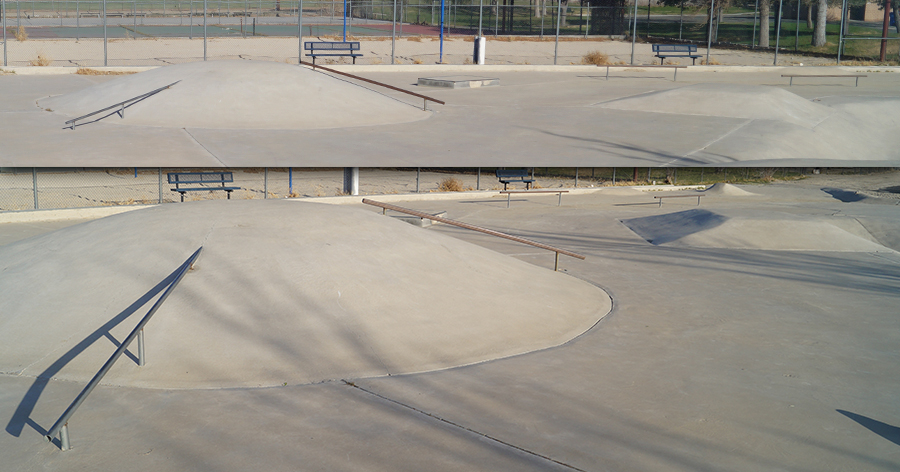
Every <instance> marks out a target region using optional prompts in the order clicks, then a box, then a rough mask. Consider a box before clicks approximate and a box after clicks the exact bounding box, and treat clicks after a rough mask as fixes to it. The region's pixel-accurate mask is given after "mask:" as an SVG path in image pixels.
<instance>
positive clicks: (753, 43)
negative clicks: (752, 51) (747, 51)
mask: <svg viewBox="0 0 900 472" xmlns="http://www.w3.org/2000/svg"><path fill="white" fill-rule="evenodd" d="M766 1H769V0H766ZM758 19H759V0H756V9H755V10H753V40H751V41H750V47H753V48H755V47H756V22H757V20H758Z"/></svg>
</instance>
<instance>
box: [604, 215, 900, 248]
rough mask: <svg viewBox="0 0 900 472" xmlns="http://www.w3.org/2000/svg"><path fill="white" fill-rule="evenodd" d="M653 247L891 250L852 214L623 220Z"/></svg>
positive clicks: (661, 216) (672, 217) (669, 216)
mask: <svg viewBox="0 0 900 472" xmlns="http://www.w3.org/2000/svg"><path fill="white" fill-rule="evenodd" d="M622 223H623V224H625V226H627V227H628V228H629V229H631V230H632V231H634V232H635V233H636V234H637V235H638V236H640V237H641V238H643V239H645V240H646V241H648V242H650V243H652V244H655V245H664V246H674V247H701V248H731V249H765V250H786V251H841V252H876V251H884V252H889V251H891V250H890V249H888V248H886V247H884V246H882V245H881V244H878V243H877V242H876V240H875V238H874V237H872V235H871V234H869V232H868V231H867V230H866V229H865V228H864V227H863V226H862V225H861V224H860V223H859V222H858V221H856V220H855V219H852V218H826V217H822V218H815V217H813V218H806V217H799V216H797V215H791V214H787V213H776V212H764V213H747V212H741V213H734V214H728V213H724V212H718V211H715V212H713V211H708V210H701V209H694V210H688V211H680V212H676V213H668V214H665V215H657V216H647V217H643V218H633V219H628V220H622Z"/></svg>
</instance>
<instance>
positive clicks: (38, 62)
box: [28, 53, 53, 67]
mask: <svg viewBox="0 0 900 472" xmlns="http://www.w3.org/2000/svg"><path fill="white" fill-rule="evenodd" d="M51 62H53V59H50V57H48V56H45V55H44V53H38V57H37V59H32V60H30V61H28V64H30V65H32V66H36V67H46V66H49V65H50V63H51Z"/></svg>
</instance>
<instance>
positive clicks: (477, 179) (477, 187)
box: [475, 167, 481, 190]
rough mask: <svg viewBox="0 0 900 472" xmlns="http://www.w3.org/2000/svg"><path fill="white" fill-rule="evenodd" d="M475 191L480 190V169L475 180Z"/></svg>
mask: <svg viewBox="0 0 900 472" xmlns="http://www.w3.org/2000/svg"><path fill="white" fill-rule="evenodd" d="M475 190H481V167H479V168H478V177H477V178H476V179H475Z"/></svg>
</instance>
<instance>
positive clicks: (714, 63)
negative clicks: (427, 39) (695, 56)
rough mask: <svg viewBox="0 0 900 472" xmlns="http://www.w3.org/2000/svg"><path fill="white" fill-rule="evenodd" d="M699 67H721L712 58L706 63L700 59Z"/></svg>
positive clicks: (719, 63)
mask: <svg viewBox="0 0 900 472" xmlns="http://www.w3.org/2000/svg"><path fill="white" fill-rule="evenodd" d="M700 65H701V66H721V65H722V63H721V62H719V61H717V60H715V59H713V58H709V62H706V60H705V59H701V60H700Z"/></svg>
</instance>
